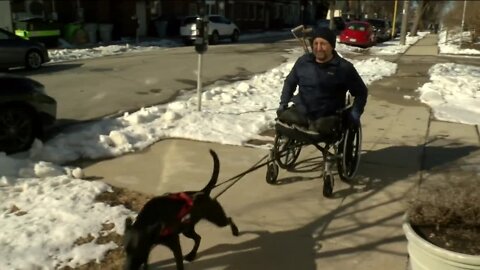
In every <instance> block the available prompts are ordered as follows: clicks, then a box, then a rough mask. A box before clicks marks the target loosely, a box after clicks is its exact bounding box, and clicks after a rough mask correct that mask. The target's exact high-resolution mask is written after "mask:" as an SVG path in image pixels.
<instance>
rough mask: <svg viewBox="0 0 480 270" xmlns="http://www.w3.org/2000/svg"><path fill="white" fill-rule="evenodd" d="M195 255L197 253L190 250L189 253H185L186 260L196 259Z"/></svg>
mask: <svg viewBox="0 0 480 270" xmlns="http://www.w3.org/2000/svg"><path fill="white" fill-rule="evenodd" d="M195 257H197V254H196V253H193V252H190V253H188V254H187V255H185V260H186V261H189V262H191V261H193V260H195Z"/></svg>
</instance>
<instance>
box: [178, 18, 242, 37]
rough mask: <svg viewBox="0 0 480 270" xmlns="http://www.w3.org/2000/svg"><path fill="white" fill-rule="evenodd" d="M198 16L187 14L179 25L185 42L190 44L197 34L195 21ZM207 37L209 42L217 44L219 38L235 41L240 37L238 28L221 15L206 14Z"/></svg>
mask: <svg viewBox="0 0 480 270" xmlns="http://www.w3.org/2000/svg"><path fill="white" fill-rule="evenodd" d="M197 17H198V16H187V17H185V18H184V19H183V22H182V25H181V26H180V35H181V36H182V38H183V40H184V41H185V44H192V43H193V41H194V40H195V38H196V35H197V26H196V21H197ZM207 17H208V37H209V41H210V42H209V43H210V44H217V43H218V42H219V41H220V39H225V38H229V39H231V40H232V42H237V41H238V39H239V38H240V29H238V27H237V26H236V25H235V23H233V22H232V21H230V20H229V19H227V18H225V17H224V16H221V15H208V16H207Z"/></svg>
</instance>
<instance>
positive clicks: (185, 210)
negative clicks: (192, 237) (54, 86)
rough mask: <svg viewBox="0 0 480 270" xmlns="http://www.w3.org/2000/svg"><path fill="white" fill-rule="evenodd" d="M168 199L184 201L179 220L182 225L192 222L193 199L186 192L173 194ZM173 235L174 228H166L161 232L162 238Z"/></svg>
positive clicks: (178, 216)
mask: <svg viewBox="0 0 480 270" xmlns="http://www.w3.org/2000/svg"><path fill="white" fill-rule="evenodd" d="M167 198H168V199H170V200H176V201H183V206H182V208H181V209H180V211H179V212H178V214H177V220H178V221H179V223H181V224H182V223H183V224H185V223H188V222H190V210H191V209H192V206H193V200H192V198H190V197H189V196H188V195H187V194H186V193H185V192H180V193H172V194H169V195H168V197H167ZM172 233H173V228H172V227H171V226H170V227H165V228H163V229H162V230H161V231H160V236H167V235H170V234H172Z"/></svg>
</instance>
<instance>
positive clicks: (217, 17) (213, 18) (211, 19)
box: [210, 16, 222, 23]
mask: <svg viewBox="0 0 480 270" xmlns="http://www.w3.org/2000/svg"><path fill="white" fill-rule="evenodd" d="M210 21H211V22H213V23H222V21H221V20H220V17H219V16H210Z"/></svg>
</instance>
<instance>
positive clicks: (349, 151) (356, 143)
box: [337, 127, 362, 181]
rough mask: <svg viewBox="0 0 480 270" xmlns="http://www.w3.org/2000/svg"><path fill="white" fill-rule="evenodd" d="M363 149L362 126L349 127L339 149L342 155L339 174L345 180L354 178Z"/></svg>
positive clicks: (338, 164) (338, 165) (339, 161)
mask: <svg viewBox="0 0 480 270" xmlns="http://www.w3.org/2000/svg"><path fill="white" fill-rule="evenodd" d="M361 150H362V127H358V128H353V127H352V128H347V129H346V132H345V135H344V137H343V140H342V141H341V143H340V145H339V147H338V151H339V154H340V156H341V158H340V159H338V160H337V167H338V174H339V175H340V178H341V179H342V180H344V181H349V180H352V178H353V177H354V176H355V174H356V173H357V169H358V164H360V152H361Z"/></svg>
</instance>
